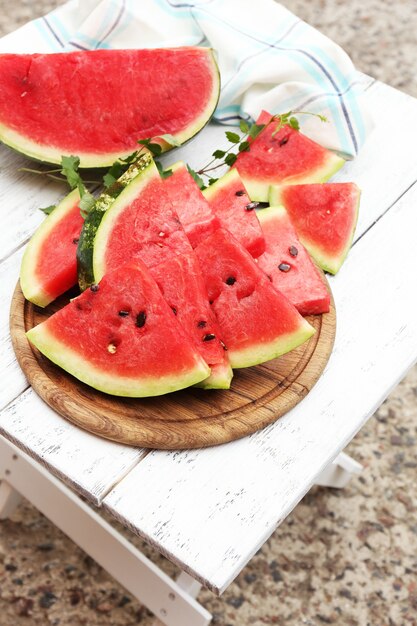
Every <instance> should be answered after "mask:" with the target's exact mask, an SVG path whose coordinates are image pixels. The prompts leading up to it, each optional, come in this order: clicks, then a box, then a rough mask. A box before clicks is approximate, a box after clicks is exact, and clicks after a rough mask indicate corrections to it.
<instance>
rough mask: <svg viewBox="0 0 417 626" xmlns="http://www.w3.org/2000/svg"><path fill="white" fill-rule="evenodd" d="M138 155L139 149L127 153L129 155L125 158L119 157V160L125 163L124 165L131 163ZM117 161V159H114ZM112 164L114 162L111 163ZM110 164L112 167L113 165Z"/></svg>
mask: <svg viewBox="0 0 417 626" xmlns="http://www.w3.org/2000/svg"><path fill="white" fill-rule="evenodd" d="M138 156H139V150H135V151H134V152H132V154H129V156H127V157H126V158H125V159H120V161H121V162H122V163H126V165H131V164H132V163H133V162H134V161H136V159H137V158H138ZM116 163H117V161H116ZM113 165H114V163H113ZM113 165H112V167H113Z"/></svg>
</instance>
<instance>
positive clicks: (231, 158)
mask: <svg viewBox="0 0 417 626" xmlns="http://www.w3.org/2000/svg"><path fill="white" fill-rule="evenodd" d="M236 159H237V156H236V154H233V152H230V154H228V155H227V156H226V158H225V160H224V162H225V163H226V165H228V166H229V167H232V165H233V164H234V163H235V162H236Z"/></svg>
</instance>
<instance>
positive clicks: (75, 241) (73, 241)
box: [72, 237, 80, 243]
mask: <svg viewBox="0 0 417 626" xmlns="http://www.w3.org/2000/svg"><path fill="white" fill-rule="evenodd" d="M79 241H80V240H79V239H77V237H75V239H73V240H72V243H78V242H79Z"/></svg>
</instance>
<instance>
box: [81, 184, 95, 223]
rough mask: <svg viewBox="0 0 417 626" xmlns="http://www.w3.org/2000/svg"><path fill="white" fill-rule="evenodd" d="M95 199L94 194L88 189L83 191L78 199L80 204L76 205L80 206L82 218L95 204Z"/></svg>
mask: <svg viewBox="0 0 417 626" xmlns="http://www.w3.org/2000/svg"><path fill="white" fill-rule="evenodd" d="M95 201H96V199H95V198H94V196H93V195H92V194H91V193H90V192H89V191H86V190H84V193H83V195H82V197H81V200H80V204H79V205H78V206H79V207H80V212H81V215H82V216H83V218H84V219H85V218H86V217H87V215H88V214H89V213H90V211H91V209H92V208H93V206H94V204H95Z"/></svg>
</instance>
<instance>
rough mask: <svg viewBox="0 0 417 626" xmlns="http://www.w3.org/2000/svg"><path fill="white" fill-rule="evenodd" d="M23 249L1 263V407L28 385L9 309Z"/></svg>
mask: <svg viewBox="0 0 417 626" xmlns="http://www.w3.org/2000/svg"><path fill="white" fill-rule="evenodd" d="M21 258H22V250H18V251H17V252H15V253H14V254H13V255H12V256H10V257H9V258H8V259H6V260H5V261H3V263H1V264H0V302H1V303H2V304H1V307H0V380H1V385H0V409H2V408H3V407H4V406H6V404H8V403H9V402H10V401H11V400H13V399H14V398H16V397H17V396H18V395H19V393H21V392H22V391H23V390H24V389H26V387H27V386H28V383H27V380H26V378H25V376H24V375H23V372H22V370H21V369H20V367H19V364H18V363H17V361H16V357H15V354H14V351H13V347H12V342H11V339H10V330H9V311H10V303H11V299H12V295H13V292H14V290H15V287H16V282H17V280H18V278H19V267H20V261H21Z"/></svg>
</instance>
